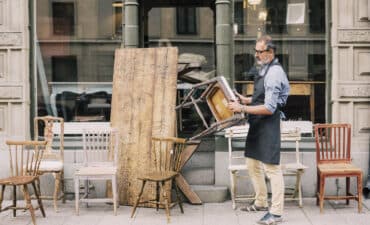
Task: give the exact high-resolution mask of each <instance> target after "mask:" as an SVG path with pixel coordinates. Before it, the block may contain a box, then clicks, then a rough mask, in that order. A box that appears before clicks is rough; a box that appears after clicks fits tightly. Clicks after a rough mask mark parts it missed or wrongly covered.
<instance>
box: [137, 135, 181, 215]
mask: <svg viewBox="0 0 370 225" xmlns="http://www.w3.org/2000/svg"><path fill="white" fill-rule="evenodd" d="M184 146H185V139H182V138H175V137H163V138H158V137H153V138H152V146H151V147H152V156H153V157H152V158H153V162H152V164H151V165H152V167H151V168H153V170H152V171H148V173H145V174H143V175H142V176H138V179H139V180H141V181H142V185H141V188H140V192H139V195H138V196H137V199H136V202H135V204H134V207H133V209H132V213H131V218H132V217H133V216H134V215H135V211H136V207H137V206H138V204H144V203H153V204H155V206H156V209H157V210H158V208H159V206H160V205H161V206H164V208H165V209H166V214H167V222H170V207H172V206H173V205H175V204H176V203H178V204H179V206H180V210H181V213H184V209H183V207H182V202H181V198H180V193H179V188H178V186H177V184H176V182H173V181H174V179H175V178H176V176H177V175H178V174H179V170H180V162H181V157H180V155H181V152H182V151H183V149H184ZM147 182H155V185H156V195H155V199H151V200H145V201H140V198H141V196H142V194H143V191H144V187H145V184H146V183H147ZM172 184H175V185H174V186H175V191H176V198H177V201H176V202H172V203H171V191H169V190H171V189H172V188H171V187H172Z"/></svg>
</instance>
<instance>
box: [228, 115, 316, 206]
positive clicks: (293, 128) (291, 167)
mask: <svg viewBox="0 0 370 225" xmlns="http://www.w3.org/2000/svg"><path fill="white" fill-rule="evenodd" d="M301 129H302V130H304V132H305V133H312V123H311V122H309V123H308V122H307V121H283V122H282V124H281V141H282V142H295V161H294V162H289V163H282V164H281V167H282V170H283V175H284V176H295V177H296V182H295V185H293V186H286V187H285V189H286V190H287V191H286V196H285V200H297V201H298V204H299V206H300V207H302V184H301V178H302V175H303V173H304V171H305V169H306V168H307V167H306V166H305V165H303V164H302V163H301V160H300V153H299V142H300V141H301ZM248 130H249V126H248V125H242V126H234V127H230V128H228V129H225V137H226V138H228V149H229V168H228V169H229V172H230V181H231V184H230V185H231V190H230V192H231V199H232V204H233V209H235V208H236V201H243V200H252V199H254V196H243V195H238V194H237V190H236V184H237V178H238V177H240V176H238V173H239V172H241V171H247V165H246V163H245V160H242V161H241V163H239V164H235V163H234V161H235V160H239V161H240V159H244V156H239V157H235V156H234V154H233V152H232V139H233V138H246V137H247V135H248Z"/></svg>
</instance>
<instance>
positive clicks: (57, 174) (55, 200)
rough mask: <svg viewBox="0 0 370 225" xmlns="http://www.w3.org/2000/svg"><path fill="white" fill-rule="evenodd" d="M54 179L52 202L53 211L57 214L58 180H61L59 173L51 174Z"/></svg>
mask: <svg viewBox="0 0 370 225" xmlns="http://www.w3.org/2000/svg"><path fill="white" fill-rule="evenodd" d="M53 175H54V177H55V184H54V195H53V201H54V211H55V212H58V206H57V201H58V193H59V190H60V179H61V175H62V174H61V173H60V172H59V173H54V174H53Z"/></svg>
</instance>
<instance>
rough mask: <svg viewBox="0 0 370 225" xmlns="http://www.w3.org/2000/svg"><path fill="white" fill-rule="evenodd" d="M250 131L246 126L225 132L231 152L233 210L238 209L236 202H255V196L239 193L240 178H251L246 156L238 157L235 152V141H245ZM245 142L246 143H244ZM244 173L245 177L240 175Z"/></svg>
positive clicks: (230, 170) (231, 128) (234, 127)
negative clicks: (238, 183) (238, 182)
mask: <svg viewBox="0 0 370 225" xmlns="http://www.w3.org/2000/svg"><path fill="white" fill-rule="evenodd" d="M247 132H248V129H247V127H246V126H233V127H230V128H227V129H226V130H225V137H226V138H227V139H228V151H229V165H228V170H229V174H230V193H231V201H232V207H233V209H236V202H238V201H247V200H254V199H255V196H254V194H251V195H241V194H238V192H237V188H236V187H237V181H238V179H239V178H243V177H244V178H249V176H248V175H247V174H248V171H247V170H248V169H247V164H246V163H245V157H244V154H242V155H236V154H235V151H233V145H232V142H233V139H234V140H235V139H237V138H242V139H244V138H245V137H246V135H247ZM244 142H245V141H244ZM240 173H244V174H245V175H240Z"/></svg>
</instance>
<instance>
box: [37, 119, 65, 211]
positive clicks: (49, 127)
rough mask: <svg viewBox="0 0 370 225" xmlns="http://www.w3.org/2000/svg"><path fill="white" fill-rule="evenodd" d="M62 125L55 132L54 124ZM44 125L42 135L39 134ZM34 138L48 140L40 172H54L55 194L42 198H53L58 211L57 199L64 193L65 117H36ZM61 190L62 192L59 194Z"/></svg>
mask: <svg viewBox="0 0 370 225" xmlns="http://www.w3.org/2000/svg"><path fill="white" fill-rule="evenodd" d="M56 124H58V126H60V132H59V133H54V132H53V126H56ZM39 127H42V128H43V130H42V135H39V132H40V131H39ZM34 135H35V136H34V137H35V138H34V139H35V140H44V141H47V142H48V143H47V145H46V149H45V153H44V156H43V158H42V160H41V164H40V169H39V174H40V175H43V174H47V173H49V174H52V175H53V177H54V179H55V181H54V194H53V196H41V198H42V199H53V201H54V210H55V212H58V207H57V201H58V200H59V199H63V203H64V202H65V195H64V192H65V191H64V119H63V118H61V117H53V116H42V117H35V118H34ZM59 192H61V194H59Z"/></svg>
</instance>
